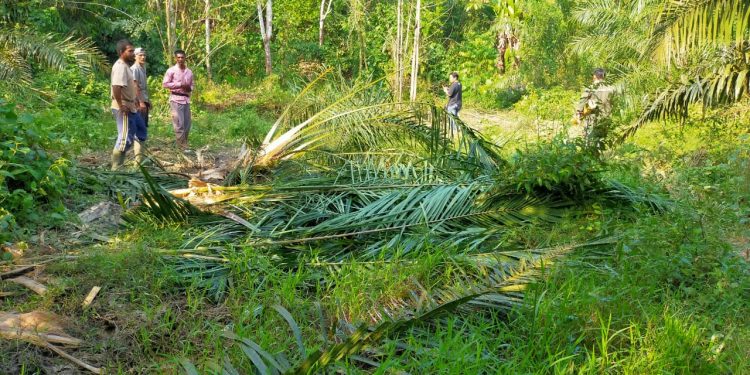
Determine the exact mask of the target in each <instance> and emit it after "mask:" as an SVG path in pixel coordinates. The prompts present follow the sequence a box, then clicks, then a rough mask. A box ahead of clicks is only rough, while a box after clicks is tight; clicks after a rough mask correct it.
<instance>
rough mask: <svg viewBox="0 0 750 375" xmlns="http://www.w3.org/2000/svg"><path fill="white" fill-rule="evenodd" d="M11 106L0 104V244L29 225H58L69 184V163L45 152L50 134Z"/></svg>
mask: <svg viewBox="0 0 750 375" xmlns="http://www.w3.org/2000/svg"><path fill="white" fill-rule="evenodd" d="M13 107H14V106H13V104H12V103H5V102H2V101H0V242H2V241H6V240H8V239H10V238H11V234H12V233H13V232H14V231H16V230H17V229H21V228H23V227H24V226H25V225H29V224H31V223H38V222H40V221H41V220H45V221H46V222H48V223H55V222H58V223H59V222H61V221H62V220H63V219H64V218H65V216H64V214H65V208H64V206H63V205H62V201H61V198H62V196H63V192H65V190H66V189H67V186H68V184H69V180H68V170H69V164H70V163H69V162H68V161H67V160H66V159H64V158H61V157H56V156H53V155H50V154H49V153H48V151H47V148H48V147H49V145H50V144H51V143H52V141H51V138H50V135H49V134H48V133H45V130H44V129H38V128H37V127H35V126H33V122H34V119H33V117H31V116H30V115H28V114H23V115H20V116H19V115H17V114H16V112H15V111H14V109H13ZM40 131H41V132H42V133H41V134H40V133H39V132H40ZM42 210H43V211H44V213H43V211H42Z"/></svg>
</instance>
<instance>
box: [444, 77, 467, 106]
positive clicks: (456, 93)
mask: <svg viewBox="0 0 750 375" xmlns="http://www.w3.org/2000/svg"><path fill="white" fill-rule="evenodd" d="M448 80H449V81H450V83H451V85H450V86H448V87H446V86H443V91H445V95H448V104H447V105H446V106H445V110H446V111H447V112H448V113H450V114H452V115H453V116H456V117H458V111H460V110H461V105H462V104H463V103H462V100H461V92H462V88H461V82H459V81H458V72H451V74H450V75H449V76H448Z"/></svg>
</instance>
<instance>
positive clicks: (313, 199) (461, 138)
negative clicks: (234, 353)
mask: <svg viewBox="0 0 750 375" xmlns="http://www.w3.org/2000/svg"><path fill="white" fill-rule="evenodd" d="M328 74H330V73H326V74H324V75H323V76H321V77H320V78H318V79H317V80H315V81H314V82H313V83H312V84H311V85H310V86H308V87H307V88H305V89H304V90H303V91H302V93H301V94H300V95H299V96H298V97H297V99H295V101H294V102H293V103H292V105H290V107H288V108H287V109H286V110H285V111H284V113H283V114H282V115H281V116H280V118H279V120H278V121H277V122H276V123H275V124H274V126H273V127H272V129H271V130H270V131H269V133H268V135H267V137H266V138H265V140H264V142H263V143H262V145H261V146H260V147H259V148H258V149H256V150H252V151H250V150H246V151H244V152H243V153H242V154H241V155H240V157H239V158H238V161H237V163H236V165H235V168H236V173H235V176H236V178H235V179H234V180H233V182H234V183H237V185H232V186H210V185H209V186H195V187H193V188H189V189H180V190H177V191H171V192H168V191H166V190H164V189H162V188H160V187H159V186H158V185H157V184H156V183H155V182H154V181H153V179H152V178H151V177H150V175H149V174H148V172H147V171H145V170H144V176H145V177H146V180H147V181H148V188H147V189H146V190H145V191H144V203H145V204H144V205H143V206H141V209H140V211H136V212H134V213H131V219H132V218H133V217H134V216H138V215H146V217H156V218H157V219H159V220H160V221H179V222H188V223H189V224H190V228H189V229H188V230H187V233H188V240H187V241H185V243H184V244H183V246H181V248H179V249H166V250H162V253H163V254H164V255H165V256H166V257H168V259H170V260H171V261H173V262H174V264H175V268H176V270H177V271H178V272H179V273H181V274H182V275H183V276H185V277H188V278H189V279H190V282H191V283H193V285H195V284H198V285H201V286H203V287H205V288H207V289H209V290H212V291H213V292H214V295H215V296H216V297H217V298H221V295H222V294H223V293H224V292H225V291H226V290H227V288H228V285H230V280H231V272H230V269H231V268H232V266H233V261H232V258H233V254H234V252H235V251H236V250H235V249H237V248H238V247H244V246H249V247H252V248H254V249H256V250H257V251H261V252H265V253H267V254H269V255H270V259H273V261H274V262H276V265H277V266H278V267H280V268H282V269H288V270H290V271H291V270H295V269H297V268H299V267H318V268H324V269H325V270H327V271H328V272H337V269H338V267H340V266H341V265H344V264H350V263H352V262H354V263H368V264H369V263H372V262H373V261H376V260H377V261H378V262H408V261H412V260H413V259H415V258H416V257H419V256H420V255H423V254H424V253H425V251H426V250H429V249H439V251H440V252H441V253H442V254H444V256H445V266H446V267H448V266H450V267H453V266H458V267H460V269H461V270H462V271H461V272H457V273H456V275H457V276H456V277H457V278H456V279H455V280H454V281H455V282H454V283H450V285H452V286H450V287H443V288H436V289H432V290H415V291H413V293H411V294H408V295H403V296H400V297H402V298H401V299H400V300H399V301H397V302H394V305H393V306H389V307H388V308H387V309H386V308H384V310H389V311H390V312H388V313H383V312H380V311H378V312H373V316H377V317H378V318H377V319H376V320H377V321H376V322H375V324H374V326H362V327H361V328H359V329H357V330H353V331H351V332H349V335H347V336H346V337H343V338H342V339H341V341H340V342H339V343H338V344H336V345H333V346H330V347H328V348H326V349H325V350H322V351H318V352H313V353H310V354H309V355H307V354H306V352H305V350H304V348H303V347H302V345H301V341H302V340H301V339H299V338H298V339H297V341H298V344H300V346H301V350H300V354H301V358H303V359H304V360H303V361H301V362H300V363H299V365H298V366H297V368H295V367H294V366H292V365H290V364H289V362H288V361H287V360H286V359H285V358H280V357H278V356H276V355H271V354H270V353H269V352H267V351H265V350H263V349H262V348H261V347H260V346H258V345H257V344H255V343H254V342H252V341H251V340H250V339H248V338H239V337H236V336H233V335H231V334H229V335H228V336H229V337H230V339H231V340H233V341H234V342H236V343H237V345H238V346H240V347H241V349H242V351H243V352H244V353H245V354H246V355H247V356H248V359H249V360H250V362H251V363H252V364H253V366H255V367H256V368H257V369H258V370H260V372H262V373H286V372H297V373H311V372H315V371H320V370H322V369H323V368H324V367H326V366H327V365H328V364H330V363H332V362H333V361H336V360H340V359H343V358H346V357H347V356H349V355H352V354H356V352H357V351H359V350H361V349H362V348H364V347H366V346H372V345H377V343H378V342H379V341H380V340H382V339H383V338H385V337H389V336H393V335H398V334H399V333H400V332H403V331H404V330H407V329H411V328H414V327H420V326H422V325H423V324H429V323H430V322H431V321H432V320H433V319H434V318H436V317H439V316H441V315H444V314H447V313H454V312H455V313H458V312H461V311H474V310H476V309H480V308H487V307H490V308H492V309H494V310H499V311H507V309H508V308H510V307H512V306H515V305H517V304H518V303H520V301H521V298H522V294H521V292H522V291H523V290H524V288H525V285H526V284H528V283H529V282H530V281H531V280H532V279H533V278H534V277H535V276H536V275H538V274H539V272H540V269H541V268H543V267H545V266H548V265H549V264H551V262H554V261H555V259H559V258H560V257H562V256H564V255H565V254H567V253H568V252H570V251H571V250H573V249H574V248H576V246H562V247H554V248H548V249H531V250H525V251H518V250H508V249H504V246H505V241H506V240H505V238H506V237H507V235H508V233H509V231H511V230H513V229H514V228H519V227H522V226H526V225H533V224H540V225H543V224H544V223H547V222H551V221H554V220H556V219H557V218H559V217H560V215H561V214H563V212H565V210H567V212H570V210H569V208H570V207H571V206H572V205H573V202H571V201H570V200H569V199H565V198H563V197H561V196H555V195H552V194H547V193H534V192H525V191H518V190H517V189H514V188H509V185H508V184H507V181H506V178H507V177H506V176H507V174H506V173H505V171H506V167H507V163H506V162H505V160H504V159H503V157H502V156H501V153H500V148H499V146H497V145H495V144H493V143H491V142H488V141H486V140H485V139H484V138H483V137H482V135H481V134H479V133H477V132H475V131H473V130H472V129H471V128H469V127H467V126H466V125H465V124H463V123H462V122H461V121H460V119H455V118H450V117H448V116H447V115H446V113H445V112H444V111H443V110H440V109H438V108H436V107H435V106H432V105H430V104H424V103H410V102H409V103H406V102H405V103H399V102H393V100H392V98H391V96H390V90H389V89H388V88H387V87H384V85H383V84H382V82H383V81H382V80H376V81H367V80H365V81H361V82H354V83H353V84H346V83H344V82H345V81H344V82H342V80H338V79H335V78H327V77H328ZM592 179H593V180H595V181H596V182H594V183H592V185H591V186H588V189H589V190H587V191H586V195H587V196H598V197H601V196H609V197H611V198H613V199H619V197H620V196H622V195H623V194H624V195H627V194H630V195H633V196H635V195H637V194H632V192H630V193H629V191H628V189H626V188H623V187H621V186H616V185H613V184H609V185H608V184H606V183H604V181H603V180H601V179H596V178H592ZM412 296H415V297H417V298H412ZM274 308H275V309H276V310H277V311H278V312H279V313H280V314H282V316H284V318H285V320H287V322H290V327H291V328H292V331H293V332H295V336H299V328H298V327H297V328H295V327H296V323H292V322H293V319H291V317H290V315H289V313H288V311H286V310H284V309H283V308H281V307H280V306H279V307H274ZM185 368H186V369H187V371H188V372H193V371H197V370H195V368H194V366H193V365H192V364H190V363H187V362H186V363H185ZM232 369H233V365H232V364H231V363H230V362H227V361H225V362H224V363H223V364H222V365H221V366H218V368H215V370H218V371H224V370H226V371H229V372H232Z"/></svg>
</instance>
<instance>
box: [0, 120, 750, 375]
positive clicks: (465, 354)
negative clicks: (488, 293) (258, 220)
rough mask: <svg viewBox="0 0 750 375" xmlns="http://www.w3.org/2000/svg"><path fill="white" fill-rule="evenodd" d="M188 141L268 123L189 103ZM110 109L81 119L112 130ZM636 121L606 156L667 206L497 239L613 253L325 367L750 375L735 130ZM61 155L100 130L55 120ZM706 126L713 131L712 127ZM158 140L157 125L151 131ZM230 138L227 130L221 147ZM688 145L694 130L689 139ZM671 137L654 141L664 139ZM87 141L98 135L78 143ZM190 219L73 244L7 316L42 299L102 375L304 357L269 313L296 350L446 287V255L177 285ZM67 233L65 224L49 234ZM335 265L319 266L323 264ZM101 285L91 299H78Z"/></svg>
mask: <svg viewBox="0 0 750 375" xmlns="http://www.w3.org/2000/svg"><path fill="white" fill-rule="evenodd" d="M195 114H196V117H195V118H196V120H195V129H196V130H195V137H194V138H193V139H194V141H195V144H196V145H197V147H199V146H202V145H222V146H236V145H238V144H239V138H240V137H245V136H247V137H249V138H252V137H258V136H260V135H261V134H262V133H263V132H264V131H265V129H267V127H268V126H269V121H268V120H267V119H265V118H264V117H262V116H259V115H257V113H256V112H255V111H254V110H252V109H250V108H247V107H236V108H232V109H229V110H227V111H224V112H220V113H210V112H203V111H202V110H200V109H198V110H196V112H195ZM110 120H111V119H109V118H108V116H106V115H103V116H102V118H101V119H99V120H91V121H92V124H93V123H95V122H96V121H101V123H102V124H103V125H105V126H108V124H110V123H111V125H112V128H113V126H114V124H113V123H112V122H111V121H110ZM694 125H695V127H693V128H685V129H680V128H679V127H673V126H672V127H666V128H662V127H658V126H654V127H650V128H645V129H644V130H643V131H642V132H641V133H640V134H639V135H638V136H637V137H636V138H635V139H634V143H632V144H630V145H626V146H625V147H622V148H621V149H619V150H618V151H617V152H614V153H613V154H612V155H610V156H609V157H610V158H611V159H612V160H616V161H617V163H618V165H620V167H619V168H615V169H613V171H611V172H610V174H611V177H615V178H618V179H620V180H621V181H632V182H639V183H640V184H641V186H643V187H644V188H646V189H649V190H653V191H668V192H669V194H670V195H671V197H672V198H673V199H674V200H675V202H676V204H675V208H674V209H673V210H672V211H668V212H666V213H663V214H653V213H651V212H650V211H649V210H647V209H645V207H641V208H639V209H636V210H630V211H622V210H617V209H615V208H602V207H589V209H588V210H587V211H586V212H587V214H585V215H582V216H578V217H566V218H564V219H563V220H562V221H561V222H559V223H557V224H555V225H554V226H552V227H533V226H531V227H524V228H521V229H518V230H517V232H516V233H514V236H512V238H509V243H508V246H509V247H520V248H531V247H538V246H545V245H546V244H549V243H552V244H555V243H570V242H575V241H578V240H585V239H590V238H593V237H597V236H610V235H617V236H619V240H618V243H617V244H616V245H615V246H609V247H598V248H594V249H589V250H581V251H576V252H575V253H574V254H573V255H571V256H569V257H568V258H566V260H565V261H564V262H561V263H558V264H556V265H555V266H554V267H552V268H551V269H547V270H545V274H544V277H543V278H541V279H540V280H539V281H538V282H537V283H536V284H534V285H533V286H532V287H531V288H530V290H528V291H527V298H526V301H527V303H526V304H525V305H524V306H522V307H520V308H518V309H516V310H514V311H512V312H510V313H509V314H507V315H493V314H488V313H481V314H462V315H459V316H450V317H447V318H444V319H440V320H437V321H436V322H435V323H434V324H431V325H428V326H420V327H417V328H416V329H414V330H411V331H409V332H407V333H405V334H402V335H400V336H397V337H390V338H389V339H387V340H386V341H385V343H384V345H382V346H380V347H378V348H371V349H369V350H368V351H366V352H365V354H367V356H368V357H369V358H372V359H376V360H377V361H378V362H379V363H380V367H378V368H372V367H370V366H368V365H366V364H363V363H362V362H360V361H357V360H356V359H349V361H348V362H342V363H339V364H336V365H335V367H334V368H339V369H340V370H341V371H342V372H344V373H377V374H393V373H404V372H407V373H414V374H420V373H436V374H438V373H439V374H465V373H539V374H547V373H560V374H572V373H580V374H601V373H623V374H647V373H668V374H725V373H737V374H740V373H747V372H750V360H748V358H750V352H749V351H748V349H747V348H750V272H748V263H747V261H746V260H744V259H743V258H742V252H741V251H742V250H743V249H744V248H743V247H742V246H745V247H747V246H748V245H747V242H744V245H742V243H743V242H742V240H745V241H747V240H748V239H749V238H750V228H748V222H749V221H750V216H749V214H750V207H749V206H750V203H749V202H748V201H747V190H746V189H747V186H748V185H750V183H749V182H750V163H749V162H748V151H749V150H750V144H748V139H747V137H745V138H742V137H741V136H739V135H738V133H739V131H737V129H741V124H740V125H739V126H740V127H739V128H738V127H737V126H734V127H731V126H727V127H726V128H722V129H712V128H710V127H701V126H699V124H694ZM59 126H60V128H59V130H60V131H63V132H65V133H66V134H69V135H71V138H70V139H71V146H70V147H71V150H73V152H83V150H85V149H87V148H89V149H90V150H91V151H104V150H108V149H109V147H110V146H109V143H107V142H106V141H108V140H110V139H109V138H111V137H112V136H114V135H113V134H109V132H108V131H106V130H105V129H107V128H105V127H104V126H102V127H100V128H96V129H93V130H91V129H89V130H85V129H83V128H82V127H77V126H73V124H72V122H68V120H64V121H62V122H61V123H60V125H59ZM706 135H708V136H709V137H708V138H707V137H706ZM152 136H153V137H155V138H156V139H162V140H165V139H170V138H169V137H170V136H171V129H170V128H169V127H168V123H167V122H166V121H165V119H164V118H161V119H159V118H158V117H157V120H156V122H155V124H154V125H153V127H152ZM227 139H231V140H232V141H231V142H229V143H227V141H226V140H227ZM697 139H701V141H698V140H697ZM663 140H666V141H663ZM86 145H96V146H86ZM186 230H187V228H184V227H181V226H179V225H174V224H170V225H160V224H156V223H154V222H153V221H146V220H144V221H142V222H137V223H135V224H134V225H133V226H132V227H129V228H123V229H122V230H120V231H119V232H118V233H117V234H116V235H114V236H113V240H112V241H111V242H109V243H102V244H97V245H86V246H84V247H77V248H72V249H68V250H69V251H71V252H73V253H74V254H75V255H76V256H77V258H74V259H68V260H59V261H56V262H52V263H50V264H49V265H48V266H47V267H46V269H45V270H44V275H45V277H47V278H48V279H47V283H48V284H49V285H50V288H51V293H49V294H48V295H46V296H44V297H39V296H36V295H28V294H26V293H23V290H22V289H20V288H18V287H13V286H8V285H3V290H15V291H19V292H21V293H22V295H21V296H17V297H13V298H5V299H2V300H0V310H2V311H22V312H26V311H30V310H33V309H44V310H49V311H53V312H56V313H58V314H60V315H63V316H66V317H68V318H69V319H71V321H72V325H73V326H74V327H75V328H74V330H72V331H71V333H73V334H74V335H76V336H78V337H81V338H83V339H84V340H85V341H86V344H85V345H84V346H83V347H82V348H81V349H78V350H75V351H72V353H74V354H75V355H78V356H81V357H82V358H85V359H87V360H89V361H91V362H94V363H96V364H97V365H101V366H105V367H107V368H108V369H110V370H111V371H112V372H114V373H120V372H121V373H125V372H138V373H179V372H180V371H181V370H180V367H179V365H178V362H177V360H178V359H179V358H188V359H190V360H191V361H192V362H194V363H196V364H197V365H198V366H199V367H201V366H203V365H206V364H207V363H209V362H212V361H218V362H221V361H222V360H223V358H228V359H230V360H231V361H232V362H233V363H235V365H238V366H249V361H248V360H247V358H246V357H245V356H244V354H242V353H241V352H240V350H239V348H237V347H236V346H234V345H231V341H230V340H228V339H226V338H223V337H222V332H223V331H224V330H230V331H232V332H234V333H236V334H239V335H242V336H244V337H247V338H250V339H252V340H253V341H255V342H257V343H258V344H259V345H260V346H261V347H263V348H265V349H267V350H269V351H270V352H271V353H286V354H285V355H286V356H287V358H288V359H289V361H290V362H292V363H294V362H295V361H297V360H300V359H301V358H302V356H301V355H300V353H299V350H298V348H297V343H296V340H295V337H294V334H293V330H292V329H291V328H290V327H289V325H288V324H287V323H286V321H285V320H284V319H283V318H282V316H281V315H280V314H279V313H277V312H276V311H275V310H274V309H273V308H272V306H273V305H276V304H279V305H281V306H284V307H285V308H286V309H287V310H288V311H289V312H290V313H291V315H292V316H293V317H294V319H295V321H296V322H297V323H298V324H299V326H300V329H301V333H302V338H303V341H304V345H305V348H306V350H307V351H308V352H310V351H312V350H314V349H316V348H322V347H324V346H325V345H326V344H327V342H328V341H329V340H331V339H332V337H333V336H334V335H335V333H336V332H337V329H338V330H340V329H341V328H342V324H346V323H348V324H352V325H355V326H356V325H358V324H360V323H368V322H371V318H370V314H372V313H375V312H377V311H378V309H380V308H382V307H383V306H388V305H389V304H392V303H393V302H394V301H396V300H397V299H398V298H402V297H405V296H406V294H407V292H408V290H411V289H414V287H415V286H416V285H422V286H424V287H426V288H427V289H430V288H432V287H439V286H443V285H444V284H445V283H446V282H448V280H451V276H452V272H455V270H454V269H452V268H451V267H449V266H447V267H446V266H441V262H442V260H444V259H445V258H444V254H443V253H442V252H441V249H433V251H432V252H431V253H430V254H426V255H424V256H421V257H420V258H418V259H411V260H408V261H407V260H404V261H403V262H393V263H389V264H377V263H375V264H355V263H347V264H343V265H340V266H338V267H335V270H333V271H332V269H331V268H332V267H313V266H307V267H301V268H298V269H297V270H295V271H290V270H289V269H287V268H285V267H282V266H279V265H278V264H277V263H276V262H274V261H273V259H271V258H270V257H269V256H268V255H267V254H265V253H264V252H262V251H260V250H257V249H253V248H239V247H238V248H236V249H234V250H235V251H234V255H233V257H234V258H235V261H233V262H232V264H233V268H232V269H231V271H230V272H231V275H232V280H233V284H232V285H231V288H230V290H229V292H228V295H227V296H226V299H223V300H221V301H215V300H213V299H212V298H211V296H209V295H207V293H206V292H205V291H204V290H203V289H201V288H199V287H197V286H196V285H195V284H190V283H187V284H186V283H184V280H182V279H180V278H178V276H177V273H176V272H175V269H174V266H173V265H172V264H171V263H170V262H169V261H168V259H166V258H164V257H163V256H161V255H160V254H158V250H159V249H174V248H177V247H179V246H180V245H181V244H182V243H183V239H184V237H185V236H186ZM59 235H60V236H63V235H64V232H63V233H60V234H59ZM328 272H333V274H332V275H328V276H327V277H322V276H321V275H322V274H324V273H325V274H327V273H328ZM94 285H99V286H102V287H103V289H102V292H101V293H100V294H99V296H98V297H97V299H96V300H95V302H94V304H93V305H92V306H91V308H90V309H87V310H85V311H84V310H82V309H81V307H80V302H81V300H82V299H83V297H84V296H85V295H86V293H87V292H88V290H89V289H90V288H91V287H92V286H94ZM0 355H1V356H2V358H12V361H10V362H5V361H3V362H4V363H3V364H2V365H0V372H18V371H22V372H24V373H38V372H42V371H43V370H44V368H45V366H47V364H48V363H63V360H62V359H59V358H56V357H54V356H52V355H51V354H50V353H46V352H45V351H43V350H40V349H36V348H34V347H31V346H30V345H27V344H20V343H12V342H7V341H2V342H0Z"/></svg>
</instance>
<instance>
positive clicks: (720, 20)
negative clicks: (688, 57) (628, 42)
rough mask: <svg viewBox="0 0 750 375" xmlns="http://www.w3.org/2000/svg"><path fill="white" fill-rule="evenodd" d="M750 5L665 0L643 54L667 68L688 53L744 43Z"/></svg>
mask: <svg viewBox="0 0 750 375" xmlns="http://www.w3.org/2000/svg"><path fill="white" fill-rule="evenodd" d="M748 24H750V3H748V2H747V1H745V0H669V1H666V2H665V3H664V6H663V7H662V9H661V11H660V13H659V14H658V15H657V18H656V22H655V23H654V26H653V29H652V31H651V35H650V38H649V43H648V46H647V48H646V49H645V51H644V54H645V55H650V56H654V57H656V58H658V59H659V60H661V61H663V62H664V63H665V64H666V65H670V64H671V63H672V61H673V60H675V59H678V60H679V59H680V58H681V56H683V55H685V54H686V53H687V52H688V51H690V50H695V49H699V48H702V47H705V46H709V47H714V48H717V47H724V46H732V45H739V44H742V43H743V42H744V41H746V40H747V37H748V35H747V32H748V30H749V28H748Z"/></svg>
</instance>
